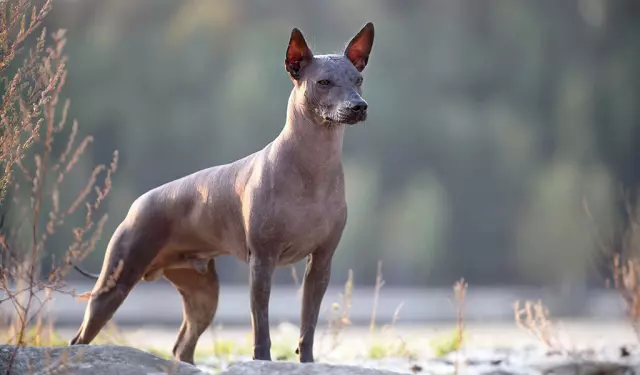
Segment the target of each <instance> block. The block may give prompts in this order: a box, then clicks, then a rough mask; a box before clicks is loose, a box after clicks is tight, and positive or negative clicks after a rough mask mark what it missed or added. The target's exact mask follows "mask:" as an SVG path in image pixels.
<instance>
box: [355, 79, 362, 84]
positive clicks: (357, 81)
mask: <svg viewBox="0 0 640 375" xmlns="http://www.w3.org/2000/svg"><path fill="white" fill-rule="evenodd" d="M361 84H362V77H358V78H356V85H358V86H359V85H361Z"/></svg>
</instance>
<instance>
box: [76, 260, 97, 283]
mask: <svg viewBox="0 0 640 375" xmlns="http://www.w3.org/2000/svg"><path fill="white" fill-rule="evenodd" d="M73 268H75V269H76V271H78V272H80V273H81V274H82V275H84V276H86V277H88V278H90V279H93V280H98V279H99V278H100V275H96V274H93V273H89V272H87V271H84V270H83V269H82V268H80V267H78V266H76V265H75V264H74V265H73Z"/></svg>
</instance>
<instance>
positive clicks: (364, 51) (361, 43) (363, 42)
mask: <svg viewBox="0 0 640 375" xmlns="http://www.w3.org/2000/svg"><path fill="white" fill-rule="evenodd" d="M372 47H373V23H371V22H368V23H367V24H366V25H364V27H363V28H362V30H360V32H359V33H358V34H357V35H356V36H354V37H353V39H351V42H349V45H348V46H347V48H346V49H345V51H344V54H345V56H347V58H348V59H349V61H351V63H352V64H353V66H355V67H356V69H358V71H359V72H361V71H363V70H364V67H365V66H367V63H368V62H369V54H370V53H371V48H372Z"/></svg>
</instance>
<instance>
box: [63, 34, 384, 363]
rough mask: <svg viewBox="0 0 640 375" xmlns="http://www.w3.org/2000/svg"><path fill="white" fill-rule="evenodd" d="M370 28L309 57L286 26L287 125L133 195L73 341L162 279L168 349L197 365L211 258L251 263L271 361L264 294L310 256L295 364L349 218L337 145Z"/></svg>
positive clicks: (359, 114) (259, 350) (210, 311)
mask: <svg viewBox="0 0 640 375" xmlns="http://www.w3.org/2000/svg"><path fill="white" fill-rule="evenodd" d="M373 38H374V27H373V24H372V23H371V22H369V23H367V24H366V25H365V26H364V27H363V28H362V29H361V30H360V31H359V32H358V34H356V35H355V36H354V37H353V38H352V39H351V41H350V42H349V43H348V45H347V46H346V48H345V50H344V53H342V54H329V55H314V54H313V52H312V51H311V49H310V48H309V46H308V45H307V42H306V41H305V38H304V36H303V35H302V33H301V32H300V30H299V29H297V28H294V29H293V30H292V31H291V36H290V39H289V44H288V46H287V50H286V55H285V60H284V66H285V70H286V72H287V74H288V75H289V77H290V79H291V81H292V82H293V89H292V91H291V94H290V96H289V101H288V104H287V115H286V120H285V125H284V127H283V128H282V131H281V132H280V134H279V135H278V136H277V137H276V138H275V139H274V140H273V141H272V142H271V143H269V144H267V145H266V146H265V147H264V148H263V149H261V150H259V151H257V152H255V153H253V154H251V155H248V156H246V157H244V158H242V159H240V160H237V161H234V162H232V163H228V164H224V165H218V166H214V167H211V168H207V169H203V170H200V171H198V172H195V173H192V174H190V175H187V176H184V177H182V178H179V179H176V180H174V181H171V182H168V183H166V184H164V185H161V186H159V187H156V188H154V189H152V190H150V191H148V192H146V193H144V194H142V195H141V196H140V197H139V198H137V199H136V200H135V201H134V202H133V204H132V205H131V207H130V209H129V211H128V213H127V215H126V217H125V219H124V220H123V221H122V222H121V223H120V224H119V225H118V227H117V228H116V230H115V232H114V233H113V236H112V237H111V239H110V241H109V243H108V247H107V250H106V253H105V257H104V261H103V264H102V269H101V272H100V275H91V274H89V273H87V272H85V271H82V270H81V269H80V268H79V267H76V269H78V271H80V272H82V273H83V274H85V275H87V276H91V277H95V278H96V279H97V281H96V284H95V286H94V288H93V289H92V291H91V293H88V304H87V308H86V311H85V315H84V320H83V322H82V325H81V326H80V328H79V330H78V332H77V334H76V336H75V337H74V338H73V339H72V340H71V341H70V342H69V344H70V345H76V344H89V343H90V342H91V341H92V340H93V339H94V338H95V337H96V335H97V334H98V333H99V331H100V330H101V329H102V327H103V326H104V325H105V324H106V323H107V321H109V320H110V319H111V318H112V316H113V314H114V313H115V311H116V310H117V309H118V307H119V306H120V305H121V304H122V302H123V301H124V299H125V298H126V297H127V295H128V294H129V292H130V291H131V289H132V288H133V287H134V286H135V285H136V284H137V283H138V282H139V281H140V280H145V281H154V280H157V279H159V278H160V277H165V278H166V279H167V280H168V281H169V282H171V283H172V284H173V285H174V286H175V288H176V289H177V290H178V292H179V293H180V294H181V296H182V303H183V320H182V325H181V327H180V331H179V334H178V337H177V339H176V342H175V345H174V347H173V355H174V356H175V358H176V359H178V360H179V361H182V362H187V363H191V364H193V363H194V361H193V355H194V351H195V348H196V344H197V342H198V339H199V338H200V336H201V334H202V333H203V332H204V331H205V330H206V329H207V327H208V326H209V325H210V324H211V322H212V320H213V318H214V315H215V312H216V309H217V306H218V294H219V288H220V286H219V282H218V276H217V274H216V269H215V258H216V257H217V256H218V255H223V254H230V255H233V256H235V257H236V258H238V259H240V260H241V261H244V262H247V263H248V264H249V270H250V271H249V273H250V301H251V303H250V305H251V309H250V310H251V311H250V313H251V314H250V315H251V325H252V332H253V341H254V344H253V359H255V360H266V361H270V360H271V354H270V349H271V339H270V333H269V296H270V292H271V282H272V275H273V272H274V269H275V268H276V267H281V266H286V265H291V264H293V263H295V262H298V261H300V260H302V259H304V258H306V259H307V264H306V270H305V275H304V280H303V297H302V309H301V310H302V311H301V315H300V316H301V322H300V339H299V343H298V348H297V349H296V353H297V354H298V359H299V361H300V362H314V356H313V342H314V335H315V330H316V324H317V321H318V314H319V310H320V305H321V302H322V299H323V298H324V294H325V292H326V289H327V286H328V284H329V279H330V275H331V260H332V257H333V254H334V252H335V250H336V248H337V246H338V244H339V242H340V239H341V237H342V233H343V230H344V228H345V225H346V222H347V204H346V199H345V185H344V184H345V183H344V172H343V166H342V143H343V138H344V132H345V127H346V126H347V125H354V124H357V123H361V122H363V121H365V120H366V118H367V107H368V105H367V102H366V101H365V100H364V99H363V98H362V83H363V77H362V74H361V73H362V72H363V70H364V69H365V67H366V66H367V64H368V62H369V55H370V54H371V50H372V46H373Z"/></svg>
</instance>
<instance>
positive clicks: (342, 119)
mask: <svg viewBox="0 0 640 375" xmlns="http://www.w3.org/2000/svg"><path fill="white" fill-rule="evenodd" d="M366 119H367V112H359V113H349V114H347V113H338V114H337V116H335V117H332V116H328V115H322V121H323V122H324V123H327V124H344V125H355V124H357V123H359V122H362V121H365V120H366Z"/></svg>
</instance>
